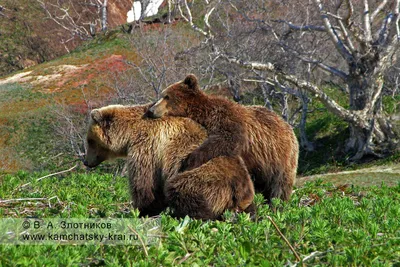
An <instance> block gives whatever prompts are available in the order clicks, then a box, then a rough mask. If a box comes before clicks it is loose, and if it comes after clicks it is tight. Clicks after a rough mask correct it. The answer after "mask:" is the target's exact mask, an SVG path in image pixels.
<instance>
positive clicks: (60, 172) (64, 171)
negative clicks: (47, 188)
mask: <svg viewBox="0 0 400 267" xmlns="http://www.w3.org/2000/svg"><path fill="white" fill-rule="evenodd" d="M76 167H78V164H75V166H73V167H71V168H69V169H68V170H63V171H59V172H55V173H52V174H48V175H45V176H43V177H40V178H38V179H36V182H38V181H40V180H43V179H44V178H48V177H52V176H56V175H58V174H63V173H66V172H70V171H72V170H74V169H75V168H76ZM30 184H31V182H29V183H26V184H23V185H21V186H19V187H18V189H19V188H23V187H25V186H27V185H30Z"/></svg>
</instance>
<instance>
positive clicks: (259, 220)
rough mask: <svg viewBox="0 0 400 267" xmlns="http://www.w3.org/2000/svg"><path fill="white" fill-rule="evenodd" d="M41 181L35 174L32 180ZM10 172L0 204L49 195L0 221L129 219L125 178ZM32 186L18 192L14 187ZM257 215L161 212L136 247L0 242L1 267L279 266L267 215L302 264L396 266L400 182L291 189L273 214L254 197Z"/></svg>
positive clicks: (0, 187)
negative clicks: (157, 237) (154, 233)
mask: <svg viewBox="0 0 400 267" xmlns="http://www.w3.org/2000/svg"><path fill="white" fill-rule="evenodd" d="M40 175H44V173H42V174H40ZM40 175H39V174H29V173H25V172H19V173H17V174H15V175H6V176H3V177H2V178H0V199H16V198H33V197H41V198H51V197H53V196H57V197H58V198H59V200H60V202H58V201H57V200H56V199H52V200H51V201H50V202H51V203H50V204H51V207H49V205H48V202H47V201H31V202H28V201H20V202H15V203H13V204H10V203H8V204H4V203H1V204H0V205H1V206H0V217H18V218H24V217H27V216H33V217H37V218H134V217H136V216H137V213H136V212H134V211H132V210H130V208H129V196H128V186H127V180H126V178H123V177H118V176H116V177H114V176H113V175H108V174H106V175H105V174H99V173H95V172H94V173H73V174H68V175H64V176H60V177H51V178H46V179H44V180H42V181H39V182H36V181H35V180H36V179H37V178H38V177H40ZM26 182H32V184H30V185H29V186H26V187H24V188H22V189H18V187H19V186H20V185H21V184H24V183H26ZM256 204H257V207H258V210H257V216H256V217H255V218H254V220H251V219H250V218H249V217H248V215H246V214H239V215H234V214H232V213H229V212H227V213H226V214H225V220H224V221H208V222H202V221H197V220H191V219H188V218H186V219H184V220H176V219H174V218H172V217H170V216H169V215H168V212H167V213H163V214H162V215H161V220H162V229H163V233H164V237H163V238H162V239H161V241H160V243H158V244H156V245H153V246H149V247H147V248H146V249H147V251H148V256H146V254H145V252H144V249H143V247H142V246H100V245H98V246H96V245H91V246H88V245H86V246H85V245H83V246H65V245H64V246H61V245H60V246H57V245H54V246H24V245H22V246H11V245H1V246H0V265H1V266H15V265H19V266H37V265H41V266H43V265H46V266H47V265H53V266H55V265H61V266H87V265H92V266H96V265H106V266H121V265H122V266H128V265H129V266H130V265H135V266H175V265H178V263H180V262H181V264H182V265H185V266H206V265H211V266H227V265H232V266H283V265H285V264H287V263H288V262H291V263H294V262H296V258H295V256H294V255H293V253H292V252H291V250H290V249H289V248H288V246H287V244H286V243H285V242H284V240H283V239H282V238H281V236H280V235H279V234H278V233H277V231H276V229H275V228H274V226H273V225H272V223H271V221H270V220H268V219H267V218H268V217H267V216H270V217H271V218H272V219H273V220H274V221H275V222H276V224H277V226H278V227H279V229H280V230H281V231H282V233H283V234H284V235H285V236H286V238H287V239H288V240H289V242H290V243H291V244H292V245H293V247H294V249H295V250H296V252H297V253H298V254H299V255H300V257H301V258H304V257H306V256H307V255H310V254H311V253H313V252H316V251H319V252H320V253H319V254H318V256H317V257H314V258H312V259H310V260H307V261H306V262H305V265H306V266H321V265H329V266H362V265H364V266H391V265H396V264H399V263H400V220H399V217H400V184H397V185H396V186H394V187H387V186H385V185H379V186H373V187H370V188H359V187H354V186H347V187H343V186H341V187H335V186H333V185H332V184H330V183H323V182H322V181H321V180H317V181H314V182H312V183H306V184H305V185H304V186H302V187H300V188H297V189H296V191H295V193H294V194H293V197H292V200H291V201H290V202H288V203H282V202H279V201H277V202H276V203H275V205H276V207H277V208H276V211H274V212H273V211H271V210H270V209H269V207H268V206H266V205H265V204H263V198H262V197H261V196H260V195H257V196H256Z"/></svg>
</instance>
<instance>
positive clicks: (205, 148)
mask: <svg viewBox="0 0 400 267" xmlns="http://www.w3.org/2000/svg"><path fill="white" fill-rule="evenodd" d="M161 96H162V97H161V99H160V100H158V101H157V102H156V103H155V104H153V106H151V107H150V108H149V109H148V111H147V113H146V114H145V117H149V118H160V117H164V116H166V117H168V116H172V117H187V118H190V119H192V120H194V121H196V122H197V123H199V124H200V125H202V126H203V127H204V128H205V129H206V130H207V133H208V138H207V139H206V140H205V142H204V143H202V144H201V145H200V146H199V147H198V148H197V149H195V150H194V151H193V152H192V153H190V155H189V156H188V157H187V158H186V159H185V161H184V164H183V165H182V166H183V167H182V168H181V171H182V170H191V169H194V168H196V167H199V166H201V165H202V164H204V163H206V162H207V161H209V160H210V159H212V158H216V157H220V156H227V157H233V156H241V158H242V159H243V160H244V162H245V164H246V167H247V169H248V171H249V173H250V174H251V175H252V177H253V178H254V186H255V188H256V190H257V191H259V192H261V193H263V195H264V198H265V199H266V200H267V201H268V202H269V203H271V200H272V198H280V199H282V200H288V199H289V198H290V195H291V194H292V188H293V184H294V182H295V179H296V171H297V162H298V154H299V145H298V142H297V138H296V136H295V134H294V132H293V129H292V127H291V126H290V125H289V124H288V123H287V122H285V121H284V120H283V119H282V118H281V117H279V116H278V115H277V114H275V113H274V112H272V111H270V110H268V109H266V108H265V107H262V106H243V105H240V104H238V103H234V102H232V101H230V100H228V99H225V98H222V97H218V96H212V95H207V94H205V93H204V92H203V91H202V90H200V87H199V83H198V81H197V78H196V76H194V75H193V74H190V75H188V76H187V77H186V78H185V79H184V80H183V81H180V82H177V83H174V84H172V85H170V86H168V87H167V88H166V89H164V90H163V92H162V93H161Z"/></svg>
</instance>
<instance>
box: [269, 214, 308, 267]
mask: <svg viewBox="0 0 400 267" xmlns="http://www.w3.org/2000/svg"><path fill="white" fill-rule="evenodd" d="M267 218H268V220H269V221H270V222H271V223H272V225H273V226H274V227H275V229H276V231H277V232H278V233H279V235H280V236H281V237H282V239H283V240H284V241H285V242H286V244H287V245H288V246H289V248H290V250H291V251H292V252H293V254H294V256H295V257H296V259H297V261H298V262H300V261H301V258H300V256H299V254H297V252H296V250H295V249H294V248H293V246H292V245H291V244H290V242H289V240H287V238H286V237H285V236H284V235H283V234H282V232H281V230H279V227H278V225H276V223H275V221H274V220H273V219H272V218H271V216H267Z"/></svg>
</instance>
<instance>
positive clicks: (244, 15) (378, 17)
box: [179, 0, 400, 160]
mask: <svg viewBox="0 0 400 267" xmlns="http://www.w3.org/2000/svg"><path fill="white" fill-rule="evenodd" d="M204 5H205V6H206V10H205V12H204V15H203V23H201V24H200V23H199V24H196V23H195V21H196V20H194V19H193V15H192V14H196V13H195V12H194V10H193V8H192V9H191V8H189V6H188V3H187V1H186V0H181V1H180V8H179V10H180V13H181V17H182V18H183V19H184V20H185V21H187V23H188V24H189V25H190V26H191V27H192V28H193V29H194V30H195V31H197V32H199V33H200V34H201V35H203V37H204V43H207V44H208V45H209V48H210V53H211V54H213V55H214V57H215V58H217V59H218V60H220V61H225V62H229V63H230V64H234V65H237V66H240V67H241V68H244V69H248V70H252V71H255V72H260V73H264V74H265V77H266V78H265V81H266V82H272V83H275V84H276V85H278V86H282V87H283V88H285V87H288V86H289V87H290V88H293V89H294V90H295V91H296V90H297V91H300V90H302V91H305V92H307V93H308V94H309V95H310V96H312V97H313V98H316V99H318V100H319V101H320V102H321V103H323V105H324V106H325V107H326V108H327V110H328V111H329V112H332V113H333V114H335V115H336V116H338V117H339V118H341V119H342V120H344V121H346V122H347V123H348V125H349V129H350V136H349V138H348V140H347V142H346V145H345V150H346V151H347V152H349V153H351V154H352V158H351V159H352V160H359V159H361V158H362V157H363V156H365V155H374V156H379V157H380V156H384V155H386V154H388V153H390V152H391V151H393V149H394V147H395V146H396V144H397V142H398V136H397V134H396V132H395V131H394V129H393V126H392V124H391V122H390V120H389V119H388V116H387V114H385V113H384V111H383V106H382V97H383V92H384V90H383V89H384V86H385V73H386V72H387V71H388V69H389V68H390V67H391V66H392V65H394V64H396V62H397V59H398V57H399V44H400V25H399V20H400V17H399V9H400V0H384V1H368V0H332V1H321V0H310V1H307V2H305V3H304V2H299V1H262V0H255V1H252V2H251V3H250V2H245V1H243V0H242V1H239V0H226V1H222V0H214V1H212V0H204ZM237 25H241V26H242V27H243V28H244V29H245V30H242V31H241V32H240V34H235V31H237V28H238V26H237ZM238 40H240V41H239V42H238ZM310 65H311V66H312V67H311V72H313V73H317V72H319V73H324V74H323V75H324V76H320V75H310V76H309V77H310V78H308V77H307V75H306V73H307V66H310ZM308 72H310V70H308ZM321 77H322V78H321ZM321 80H324V81H334V82H335V83H337V84H338V85H339V86H340V87H341V88H342V91H343V92H344V93H345V94H346V96H347V99H348V103H347V105H341V104H340V103H338V102H337V101H335V99H334V98H333V97H331V96H329V95H328V94H327V93H326V92H325V91H324V88H323V84H324V83H322V82H321ZM294 94H296V93H294Z"/></svg>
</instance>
